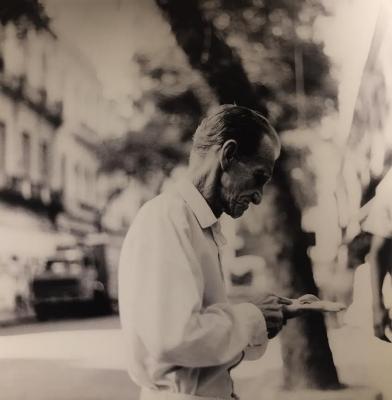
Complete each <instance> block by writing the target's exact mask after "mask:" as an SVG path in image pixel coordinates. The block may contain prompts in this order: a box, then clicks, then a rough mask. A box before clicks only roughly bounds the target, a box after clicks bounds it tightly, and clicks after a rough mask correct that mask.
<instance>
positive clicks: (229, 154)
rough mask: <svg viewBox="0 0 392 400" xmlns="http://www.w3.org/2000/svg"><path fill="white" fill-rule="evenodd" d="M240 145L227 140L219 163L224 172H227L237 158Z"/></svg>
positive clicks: (221, 151)
mask: <svg viewBox="0 0 392 400" xmlns="http://www.w3.org/2000/svg"><path fill="white" fill-rule="evenodd" d="M237 151H238V144H237V142H236V141H235V140H234V139H230V140H227V141H226V142H225V143H223V146H222V148H221V150H220V154H219V162H220V165H221V168H222V170H223V171H225V170H226V169H227V168H228V167H229V165H230V164H231V163H232V162H233V160H234V159H235V158H236V156H237Z"/></svg>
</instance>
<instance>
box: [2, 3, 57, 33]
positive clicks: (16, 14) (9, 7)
mask: <svg viewBox="0 0 392 400" xmlns="http://www.w3.org/2000/svg"><path fill="white" fill-rule="evenodd" d="M0 22H1V24H2V25H6V24H7V23H8V22H13V23H15V24H16V25H17V26H18V27H19V28H20V29H22V30H23V29H28V28H30V27H34V28H36V29H38V30H39V29H49V17H48V16H47V15H46V12H45V9H44V7H43V5H42V4H41V3H40V1H39V0H2V1H1V3H0Z"/></svg>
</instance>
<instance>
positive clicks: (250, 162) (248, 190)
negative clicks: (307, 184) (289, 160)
mask: <svg viewBox="0 0 392 400" xmlns="http://www.w3.org/2000/svg"><path fill="white" fill-rule="evenodd" d="M276 147H277V146H276V145H274V144H273V143H272V140H271V139H269V138H264V139H262V141H261V142H260V144H259V149H258V151H257V152H255V154H254V155H252V156H247V157H241V156H237V157H235V159H234V160H232V162H231V163H230V165H229V167H228V168H227V169H226V170H225V171H223V173H222V177H221V189H220V191H221V192H220V201H221V205H222V207H223V212H225V213H226V214H228V215H230V216H231V217H233V218H238V217H241V215H242V214H243V213H244V212H245V211H246V210H247V209H248V207H249V204H250V203H253V204H260V202H261V199H262V195H263V188H264V185H265V184H266V183H267V182H268V181H269V180H270V179H271V176H272V171H273V168H274V164H275V160H276V153H277V148H276Z"/></svg>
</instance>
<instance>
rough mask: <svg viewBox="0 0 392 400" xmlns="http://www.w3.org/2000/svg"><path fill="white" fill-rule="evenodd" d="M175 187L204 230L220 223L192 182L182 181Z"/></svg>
mask: <svg viewBox="0 0 392 400" xmlns="http://www.w3.org/2000/svg"><path fill="white" fill-rule="evenodd" d="M175 186H176V189H177V191H178V193H179V194H180V195H181V197H182V198H183V199H184V201H185V202H186V203H187V204H188V206H189V207H190V208H191V210H192V211H193V213H194V214H195V216H196V218H197V220H198V222H199V224H200V226H201V227H202V228H203V229H205V228H209V227H211V226H212V225H214V224H216V223H217V222H218V219H217V218H216V217H215V215H214V213H213V212H212V210H211V208H210V206H209V205H208V203H207V201H206V200H205V198H204V197H203V196H202V194H201V193H200V192H199V191H198V190H197V189H196V187H195V186H194V185H193V184H192V183H191V182H190V181H188V180H185V179H182V180H180V181H178V182H177V183H176V185H175Z"/></svg>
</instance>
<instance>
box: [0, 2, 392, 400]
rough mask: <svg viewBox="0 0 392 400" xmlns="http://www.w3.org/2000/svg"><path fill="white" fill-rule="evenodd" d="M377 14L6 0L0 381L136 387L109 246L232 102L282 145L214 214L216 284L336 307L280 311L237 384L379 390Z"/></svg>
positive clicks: (390, 366) (389, 395) (382, 7)
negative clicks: (231, 209) (236, 198)
mask: <svg viewBox="0 0 392 400" xmlns="http://www.w3.org/2000/svg"><path fill="white" fill-rule="evenodd" d="M391 20H392V4H391V2H390V1H389V0H375V1H371V2H369V1H366V0H333V1H329V0H301V1H290V0H279V1H276V0H241V1H230V0H190V1H187V2H184V1H181V0H96V1H89V0H68V1H61V0H42V1H38V0H5V1H4V4H1V5H0V371H1V373H0V398H1V399H6V400H8V399H12V400H13V399H15V400H16V399H17V400H22V399H32V400H41V399H48V400H49V399H75V400H76V399H108V398H112V399H129V400H132V399H135V400H136V399H138V398H139V388H138V387H137V386H136V384H135V383H133V382H132V381H131V379H130V377H129V376H128V374H127V359H126V354H125V352H124V348H123V344H122V336H121V329H120V321H119V316H118V264H119V257H120V251H121V245H122V243H123V240H124V237H125V235H126V233H127V231H128V229H129V227H130V226H131V225H132V222H133V220H134V218H135V216H136V214H137V212H138V210H139V209H140V208H141V207H142V205H143V204H144V203H146V202H147V201H148V200H150V199H152V198H153V197H155V196H156V195H158V194H159V193H161V192H163V191H165V190H166V189H167V188H170V187H171V185H172V184H173V182H175V181H176V180H177V179H178V178H181V177H182V176H184V174H185V172H186V165H187V160H188V156H189V151H190V148H191V145H192V136H193V133H194V132H195V130H196V128H197V126H198V125H199V123H200V121H201V119H202V118H203V117H204V115H206V114H208V113H209V112H210V111H211V109H213V108H214V107H216V106H218V105H219V104H238V105H243V106H246V107H250V108H254V109H257V110H259V111H261V112H262V113H264V114H265V115H268V119H269V120H270V122H271V124H272V125H273V126H274V128H275V129H276V131H277V132H278V134H279V137H280V140H281V142H282V153H281V156H280V158H279V159H278V161H277V163H276V165H275V172H274V176H273V178H272V180H271V182H270V183H269V184H268V187H266V188H265V190H264V194H263V201H262V203H261V204H260V205H259V206H257V207H256V206H255V205H250V207H249V210H248V212H247V213H246V214H245V215H244V216H243V217H241V218H238V219H232V218H230V217H229V216H227V215H223V216H222V217H221V224H222V230H223V233H224V235H225V237H226V239H227V245H226V246H225V250H224V252H223V254H221V256H222V265H223V275H224V278H225V285H226V288H227V292H228V297H229V299H230V300H231V301H233V303H235V302H239V301H243V300H245V301H246V299H248V298H250V297H252V295H257V293H260V292H263V291H271V292H276V293H279V294H281V295H282V296H287V297H290V298H298V297H299V296H301V295H304V294H308V293H311V294H314V295H317V296H318V297H319V298H321V299H323V300H325V301H331V302H332V301H333V302H339V304H343V305H344V307H345V310H344V311H340V312H337V313H325V314H321V313H319V314H317V313H313V314H309V315H304V316H303V317H299V318H295V319H292V320H289V321H287V324H286V326H285V327H284V328H283V330H282V332H281V333H280V334H279V336H277V337H276V338H274V339H272V340H270V343H269V346H268V349H267V352H266V354H265V355H264V356H263V357H261V358H260V359H259V360H257V361H244V362H242V363H241V364H240V365H239V366H237V367H236V368H234V370H233V371H232V376H233V378H234V384H235V387H236V391H237V393H238V394H239V396H240V398H241V399H242V400H257V399H276V400H285V399H296V398H300V399H302V400H306V399H316V400H317V399H320V400H321V399H325V400H327V399H329V400H340V399H342V400H343V399H347V400H349V399H350V400H351V399H353V400H354V399H355V400H357V399H358V400H381V399H384V400H392V383H391V382H392V380H391V379H390V378H391V377H390V374H391V371H392V345H391V342H392V171H391V167H392V131H391V129H392V111H391V104H392V27H391V24H390V21H391ZM162 239H163V240H164V238H162ZM174 256H175V255H173V257H174ZM179 301H181V299H179ZM142 306H143V305H141V307H142Z"/></svg>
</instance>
